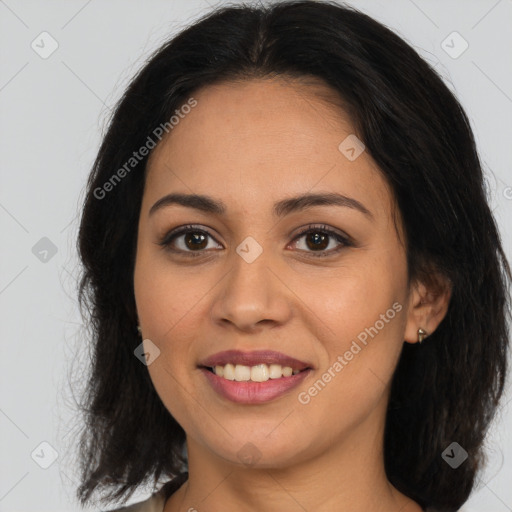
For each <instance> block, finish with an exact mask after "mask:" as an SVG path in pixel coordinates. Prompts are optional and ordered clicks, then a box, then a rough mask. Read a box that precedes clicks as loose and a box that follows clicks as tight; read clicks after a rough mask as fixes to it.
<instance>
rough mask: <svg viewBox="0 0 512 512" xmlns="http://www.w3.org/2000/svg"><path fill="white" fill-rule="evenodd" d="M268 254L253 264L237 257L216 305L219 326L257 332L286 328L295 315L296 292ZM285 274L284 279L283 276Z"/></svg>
mask: <svg viewBox="0 0 512 512" xmlns="http://www.w3.org/2000/svg"><path fill="white" fill-rule="evenodd" d="M270 260H271V258H270V257H267V255H266V253H265V251H263V253H262V254H261V255H260V256H259V257H258V258H257V259H256V260H255V261H252V262H251V263H248V262H247V261H245V260H244V259H243V258H242V257H240V256H239V255H238V254H237V253H234V254H233V262H232V265H231V267H230V270H229V271H228V273H227V275H226V276H225V277H224V279H222V280H221V283H220V284H219V287H216V288H215V289H216V291H217V295H216V296H215V297H214V302H213V304H212V310H211V317H212V319H213V321H214V322H216V323H217V324H219V325H223V326H224V327H226V326H228V325H229V326H231V327H233V328H236V329H238V330H240V331H244V332H255V331H258V329H261V328H262V327H263V326H264V325H267V326H268V327H276V326H280V325H283V324H284V323H286V321H287V320H289V318H290V317H291V315H292V306H291V304H292V300H291V297H292V296H293V294H292V292H291V291H290V290H289V288H287V286H286V284H285V282H284V280H283V277H282V272H280V273H279V271H278V270H277V268H275V267H276V266H275V265H272V262H271V261H270ZM279 274H281V275H279Z"/></svg>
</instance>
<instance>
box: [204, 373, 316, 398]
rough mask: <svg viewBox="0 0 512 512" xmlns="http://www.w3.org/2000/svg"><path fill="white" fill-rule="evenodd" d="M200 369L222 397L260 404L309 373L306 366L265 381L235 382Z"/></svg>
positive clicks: (294, 384)
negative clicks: (292, 372) (289, 373)
mask: <svg viewBox="0 0 512 512" xmlns="http://www.w3.org/2000/svg"><path fill="white" fill-rule="evenodd" d="M201 371H202V372H203V375H205V377H206V378H207V379H208V382H209V383H210V384H211V386H212V388H213V389H214V390H215V391H216V392H217V393H218V394H219V395H221V396H223V397H224V398H227V399H228V400H231V401H232V402H236V403H239V404H262V403H265V402H269V401H270V400H274V399H275V398H278V397H280V396H282V395H284V394H285V393H286V392H288V391H290V390H291V389H293V388H294V387H296V386H298V385H299V384H300V383H301V382H302V381H303V380H304V379H305V378H306V377H307V376H308V375H309V373H310V372H311V369H310V368H308V369H307V370H303V371H301V372H299V373H297V374H296V375H291V376H290V377H281V378H280V379H269V380H267V381H265V382H252V381H242V382H237V381H235V380H228V379H224V378H223V377H218V376H217V375H215V374H214V373H212V372H211V371H210V370H207V369H206V368H201Z"/></svg>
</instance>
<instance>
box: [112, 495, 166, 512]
mask: <svg viewBox="0 0 512 512" xmlns="http://www.w3.org/2000/svg"><path fill="white" fill-rule="evenodd" d="M164 505H165V497H164V494H163V493H162V491H159V492H156V493H154V494H153V495H151V496H150V497H149V498H148V499H147V500H144V501H140V502H139V503H133V504H132V505H127V506H125V507H121V508H116V509H114V510H111V511H108V512H163V510H164Z"/></svg>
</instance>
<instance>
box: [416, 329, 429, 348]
mask: <svg viewBox="0 0 512 512" xmlns="http://www.w3.org/2000/svg"><path fill="white" fill-rule="evenodd" d="M427 336H428V332H427V331H425V329H422V328H421V327H420V328H419V329H418V343H419V344H421V342H422V341H423V340H424V339H425V338H426V337H427Z"/></svg>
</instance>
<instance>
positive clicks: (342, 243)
mask: <svg viewBox="0 0 512 512" xmlns="http://www.w3.org/2000/svg"><path fill="white" fill-rule="evenodd" d="M301 238H304V242H305V243H304V244H303V247H306V248H305V249H300V250H303V251H306V252H311V253H317V254H312V256H314V257H325V256H331V255H332V254H336V253H338V252H339V251H341V250H342V249H343V248H344V247H348V246H351V245H352V244H351V242H350V240H349V238H348V237H347V236H344V235H342V234H341V233H337V232H336V231H333V230H332V229H329V228H328V227H327V226H325V225H320V226H311V225H310V226H308V227H307V228H305V229H304V230H302V231H301V232H300V233H299V234H298V235H297V236H296V237H295V239H294V240H293V242H294V243H295V244H296V245H300V244H297V241H299V240H300V239H301ZM331 242H332V244H331ZM330 245H331V249H330V250H328V251H326V250H325V249H326V248H327V247H329V246H330ZM332 245H333V246H334V248H333V247H332Z"/></svg>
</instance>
